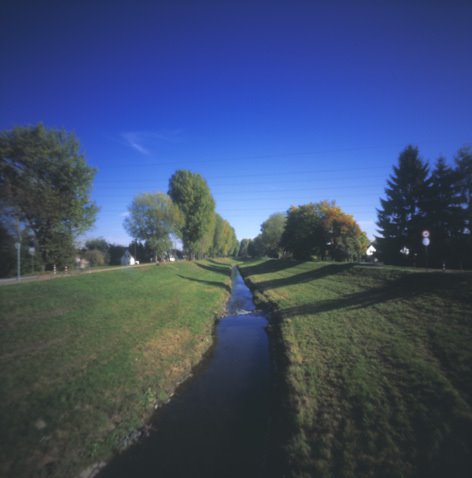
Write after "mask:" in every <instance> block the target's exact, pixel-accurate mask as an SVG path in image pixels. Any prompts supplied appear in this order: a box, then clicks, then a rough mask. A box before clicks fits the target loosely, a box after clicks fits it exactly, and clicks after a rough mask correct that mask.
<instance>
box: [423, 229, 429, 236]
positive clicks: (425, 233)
mask: <svg viewBox="0 0 472 478" xmlns="http://www.w3.org/2000/svg"><path fill="white" fill-rule="evenodd" d="M421 234H422V236H423V237H429V231H427V230H426V231H423V232H422V233H421Z"/></svg>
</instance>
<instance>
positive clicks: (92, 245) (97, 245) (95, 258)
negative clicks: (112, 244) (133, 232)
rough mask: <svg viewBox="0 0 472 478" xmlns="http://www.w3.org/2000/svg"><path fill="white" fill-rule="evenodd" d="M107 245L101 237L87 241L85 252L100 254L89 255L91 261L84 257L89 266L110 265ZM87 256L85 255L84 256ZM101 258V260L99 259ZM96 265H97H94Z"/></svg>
mask: <svg viewBox="0 0 472 478" xmlns="http://www.w3.org/2000/svg"><path fill="white" fill-rule="evenodd" d="M108 248H109V244H108V242H107V241H106V240H105V239H104V238H103V237H96V238H93V239H88V240H87V241H86V242H85V249H86V251H85V252H90V251H98V252H99V253H100V254H89V255H90V256H91V257H92V259H89V258H88V257H85V258H86V259H87V260H88V261H89V262H90V264H91V265H104V264H109V263H110V255H109V253H108ZM86 255H87V254H85V256H86ZM100 256H101V258H102V259H99V257H100ZM94 263H97V264H94Z"/></svg>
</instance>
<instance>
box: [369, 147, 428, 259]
mask: <svg viewBox="0 0 472 478" xmlns="http://www.w3.org/2000/svg"><path fill="white" fill-rule="evenodd" d="M428 175H429V171H428V165H427V164H426V163H425V162H424V161H423V160H422V159H421V158H420V157H419V152H418V148H416V147H413V146H411V145H410V146H407V147H406V148H405V149H404V150H403V151H402V153H401V154H400V156H399V159H398V165H397V166H394V168H393V174H392V175H391V176H390V179H389V180H388V181H387V187H386V188H385V195H386V198H385V199H381V200H380V203H381V209H378V210H377V214H378V220H377V226H378V231H379V233H380V234H381V236H379V237H377V243H378V245H379V250H380V253H381V255H382V257H383V260H384V261H385V262H386V263H390V264H400V263H402V262H403V261H405V262H408V263H413V264H414V263H416V262H417V261H418V260H422V258H421V256H422V255H423V254H424V248H423V246H422V244H421V239H422V238H421V231H422V230H423V229H424V228H427V221H426V220H425V214H426V209H427V205H426V202H427V198H428V195H429V188H430V180H429V178H428ZM404 248H406V249H408V251H409V254H408V256H404V259H402V254H401V252H400V250H402V249H404Z"/></svg>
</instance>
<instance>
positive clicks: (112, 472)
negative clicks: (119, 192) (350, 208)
mask: <svg viewBox="0 0 472 478" xmlns="http://www.w3.org/2000/svg"><path fill="white" fill-rule="evenodd" d="M266 325H267V320H266V318H265V317H264V316H263V315H262V314H260V313H258V312H257V311H256V308H255V306H254V303H253V301H252V294H251V292H250V290H249V289H248V288H247V286H246V285H245V284H244V281H243V280H242V278H241V276H240V274H239V272H238V271H237V270H236V269H235V270H234V272H233V288H232V296H231V299H230V301H229V304H228V315H227V316H226V317H225V318H223V319H222V320H221V321H220V322H219V323H218V326H217V329H216V345H215V348H214V351H213V353H212V355H211V358H210V359H209V360H208V363H207V364H206V366H205V367H204V368H203V369H202V370H201V371H200V372H199V373H198V374H196V375H195V376H194V377H193V378H192V379H191V380H189V381H188V382H187V383H186V384H185V385H184V386H183V387H181V389H180V390H179V392H178V393H177V394H176V395H175V396H174V398H173V399H172V401H171V402H170V403H169V404H168V405H166V406H165V407H164V408H163V409H162V410H161V411H160V412H159V413H158V414H157V416H156V418H155V420H154V422H153V429H154V430H155V431H154V432H152V433H151V435H150V436H149V437H148V438H146V439H144V440H143V441H142V442H141V443H139V444H138V445H136V446H134V447H132V448H130V449H129V450H128V451H126V452H125V453H123V454H122V455H120V456H119V457H117V458H116V459H115V460H114V461H113V462H112V463H111V464H110V465H109V466H108V467H107V468H105V469H104V470H103V471H102V473H101V474H100V475H99V476H100V478H111V477H114V478H117V477H164V478H167V477H219V478H225V477H265V476H274V474H273V473H269V471H268V461H269V460H268V456H267V455H268V448H269V446H268V441H269V420H270V410H271V406H270V394H271V378H272V377H271V364H270V360H269V345H268V338H267V333H266V330H265V327H266Z"/></svg>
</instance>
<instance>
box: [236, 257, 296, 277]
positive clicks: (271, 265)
mask: <svg viewBox="0 0 472 478" xmlns="http://www.w3.org/2000/svg"><path fill="white" fill-rule="evenodd" d="M302 262H304V261H296V260H293V259H269V260H267V261H265V262H262V263H261V264H256V265H254V266H243V267H241V273H242V274H243V275H244V276H245V277H248V276H252V275H261V274H272V273H274V272H280V271H283V270H285V269H290V268H291V267H295V266H298V265H299V264H301V263H302Z"/></svg>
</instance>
